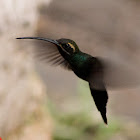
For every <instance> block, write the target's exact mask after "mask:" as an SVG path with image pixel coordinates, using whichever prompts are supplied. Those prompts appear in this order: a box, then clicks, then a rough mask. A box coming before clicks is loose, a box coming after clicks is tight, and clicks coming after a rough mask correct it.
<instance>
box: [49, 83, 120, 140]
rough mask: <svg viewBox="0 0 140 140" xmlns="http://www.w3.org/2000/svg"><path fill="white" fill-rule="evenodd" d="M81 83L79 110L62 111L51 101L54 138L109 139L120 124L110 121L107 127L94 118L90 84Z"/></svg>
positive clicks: (117, 130)
mask: <svg viewBox="0 0 140 140" xmlns="http://www.w3.org/2000/svg"><path fill="white" fill-rule="evenodd" d="M79 85H80V86H78V93H79V98H80V99H81V101H82V106H83V108H82V110H80V111H79V112H77V113H64V112H60V111H58V110H56V107H55V106H54V104H52V103H49V107H50V111H51V113H52V115H53V118H54V124H55V129H54V133H53V140H93V139H96V140H108V139H109V138H111V137H112V135H113V134H115V133H117V132H119V131H120V129H119V128H120V126H119V124H118V123H117V122H110V124H109V126H108V127H106V125H105V124H104V123H103V122H99V123H97V122H96V119H94V118H93V114H92V113H93V112H91V111H89V110H88V107H89V106H90V105H91V104H92V105H93V100H92V98H91V96H90V92H89V88H88V87H87V86H88V85H87V83H85V82H83V81H80V82H79Z"/></svg>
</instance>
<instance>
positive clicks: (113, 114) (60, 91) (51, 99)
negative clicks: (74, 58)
mask: <svg viewBox="0 0 140 140" xmlns="http://www.w3.org/2000/svg"><path fill="white" fill-rule="evenodd" d="M139 13H140V1H139V0H117V1H114V0H106V1H102V0H86V1H84V0H76V1H75V0H30V1H28V0H24V1H23V0H1V1H0V18H1V20H0V44H1V47H0V79H1V83H0V137H2V138H3V140H23V139H30V140H33V139H34V140H93V139H96V140H139V139H140V109H139V106H140V94H139V92H140V89H139V88H133V89H131V90H130V89H125V90H124V89H123V90H121V89H119V90H108V93H109V102H108V106H107V116H108V122H109V125H108V127H106V126H105V125H104V123H103V121H102V119H101V116H100V113H99V112H98V111H97V109H96V107H95V104H94V102H93V99H92V97H91V95H90V91H89V88H88V84H87V83H86V82H84V81H82V80H80V79H79V78H77V77H76V76H75V75H74V74H73V73H72V72H70V71H66V70H63V69H62V68H60V67H57V68H56V67H51V66H49V65H47V64H43V63H42V64H41V63H40V62H38V61H36V60H34V59H33V57H32V52H31V50H30V48H31V47H33V46H34V45H39V44H35V43H34V42H33V41H30V40H26V41H25V40H22V41H21V40H16V39H15V38H16V37H23V36H40V37H46V38H52V39H59V38H70V39H72V40H75V42H76V43H77V44H78V46H79V47H80V48H81V50H82V51H85V52H87V53H90V54H91V55H93V56H100V55H102V53H103V52H104V51H105V50H107V49H109V50H113V51H115V52H118V53H120V54H121V55H125V56H126V57H127V58H128V61H130V60H131V59H132V58H133V60H134V61H133V62H135V63H136V65H137V62H139V60H140V56H139V52H140V47H139V44H140V39H139V38H140V16H139ZM130 65H131V63H130ZM138 68H139V66H138ZM138 73H139V69H138Z"/></svg>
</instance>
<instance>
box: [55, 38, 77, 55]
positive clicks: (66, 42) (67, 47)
mask: <svg viewBox="0 0 140 140" xmlns="http://www.w3.org/2000/svg"><path fill="white" fill-rule="evenodd" d="M56 41H57V42H58V44H59V46H60V47H61V49H62V51H64V52H66V53H67V54H69V55H71V54H74V53H77V52H78V51H79V48H78V46H77V44H76V43H75V42H74V41H73V40H70V39H64V38H62V39H58V40H56Z"/></svg>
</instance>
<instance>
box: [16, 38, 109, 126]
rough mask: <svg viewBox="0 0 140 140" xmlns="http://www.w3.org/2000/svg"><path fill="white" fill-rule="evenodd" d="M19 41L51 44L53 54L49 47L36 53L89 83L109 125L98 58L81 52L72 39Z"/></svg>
mask: <svg viewBox="0 0 140 140" xmlns="http://www.w3.org/2000/svg"><path fill="white" fill-rule="evenodd" d="M17 39H37V40H43V41H47V42H50V43H52V44H54V45H55V46H53V47H51V49H53V52H51V53H48V52H47V50H48V49H47V47H45V46H44V47H43V48H42V49H41V48H40V47H38V49H37V51H36V53H37V54H38V55H39V56H41V58H42V56H44V57H43V59H45V60H46V59H49V61H50V62H53V64H58V65H62V66H64V67H66V68H67V69H69V70H72V71H73V72H74V73H75V74H76V75H77V76H78V77H79V78H81V79H83V80H85V81H87V82H89V87H90V91H91V94H92V96H93V99H94V101H95V104H96V106H97V109H98V110H99V111H100V113H101V115H102V118H103V120H104V122H105V123H106V124H107V118H106V104H107V100H108V95H107V91H106V88H105V85H104V82H103V76H104V71H103V66H102V63H101V62H100V60H99V59H98V58H95V57H92V56H91V55H89V54H86V53H83V52H81V51H80V50H79V48H78V46H77V44H76V43H75V42H74V41H72V40H70V39H59V40H51V39H46V38H40V37H22V38H17Z"/></svg>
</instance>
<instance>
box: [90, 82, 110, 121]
mask: <svg viewBox="0 0 140 140" xmlns="http://www.w3.org/2000/svg"><path fill="white" fill-rule="evenodd" d="M89 86H90V91H91V95H92V97H93V99H94V102H95V105H96V106H97V109H98V110H99V111H100V113H101V116H102V118H103V120H104V122H105V124H107V117H106V105H107V101H108V94H107V91H106V89H104V90H97V89H95V88H94V87H92V85H91V84H90V83H89Z"/></svg>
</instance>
